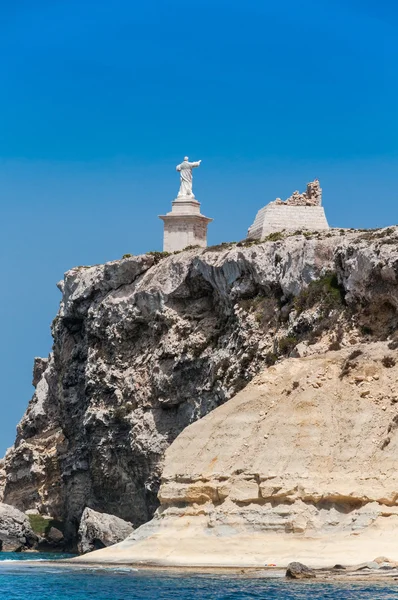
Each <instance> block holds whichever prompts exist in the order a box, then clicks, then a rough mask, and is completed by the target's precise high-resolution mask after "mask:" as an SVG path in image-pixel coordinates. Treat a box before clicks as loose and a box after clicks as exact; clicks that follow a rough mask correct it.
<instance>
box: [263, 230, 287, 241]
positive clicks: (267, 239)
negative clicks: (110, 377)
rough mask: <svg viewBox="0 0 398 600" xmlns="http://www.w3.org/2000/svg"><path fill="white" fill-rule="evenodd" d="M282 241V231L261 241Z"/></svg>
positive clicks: (275, 232) (271, 234)
mask: <svg viewBox="0 0 398 600" xmlns="http://www.w3.org/2000/svg"><path fill="white" fill-rule="evenodd" d="M283 239H284V235H283V233H282V231H274V232H273V233H270V234H269V235H267V236H266V237H265V238H264V239H263V240H262V241H263V242H279V241H280V240H283Z"/></svg>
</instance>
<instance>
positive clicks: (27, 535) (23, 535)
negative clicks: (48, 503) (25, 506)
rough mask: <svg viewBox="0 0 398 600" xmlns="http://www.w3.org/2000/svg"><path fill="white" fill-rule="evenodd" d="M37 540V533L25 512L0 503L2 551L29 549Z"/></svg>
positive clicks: (0, 549) (0, 543)
mask: <svg viewBox="0 0 398 600" xmlns="http://www.w3.org/2000/svg"><path fill="white" fill-rule="evenodd" d="M37 540H38V538H37V535H36V534H35V533H34V532H33V530H32V528H31V526H30V523H29V519H28V517H27V516H26V515H25V514H24V513H23V512H21V511H20V510H18V509H16V508H14V507H13V506H10V505H8V504H0V551H2V552H21V551H24V550H28V549H29V548H32V547H33V546H34V545H35V544H36V542H37Z"/></svg>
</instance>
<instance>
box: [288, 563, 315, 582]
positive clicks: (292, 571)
mask: <svg viewBox="0 0 398 600" xmlns="http://www.w3.org/2000/svg"><path fill="white" fill-rule="evenodd" d="M286 577H287V578H288V579H311V578H313V577H315V573H314V571H313V570H312V569H309V568H308V567H307V566H306V565H303V564H302V563H299V562H291V563H289V564H288V565H287V569H286Z"/></svg>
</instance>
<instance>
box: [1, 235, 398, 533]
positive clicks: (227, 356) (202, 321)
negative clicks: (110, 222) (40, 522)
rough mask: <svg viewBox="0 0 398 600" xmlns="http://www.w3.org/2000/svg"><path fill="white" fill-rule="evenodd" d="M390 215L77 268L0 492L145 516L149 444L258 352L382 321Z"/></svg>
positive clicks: (13, 499) (154, 455) (320, 343)
mask: <svg viewBox="0 0 398 600" xmlns="http://www.w3.org/2000/svg"><path fill="white" fill-rule="evenodd" d="M397 234H398V232H397V230H396V228H390V229H388V230H381V231H375V232H344V231H343V230H341V231H333V232H329V233H323V234H313V235H311V234H308V233H307V234H306V235H305V236H304V235H301V234H297V235H288V236H283V235H281V234H278V235H274V234H273V235H272V236H270V237H269V239H268V240H266V241H264V242H262V243H261V244H257V243H254V244H253V243H252V242H248V243H240V244H225V245H221V246H220V247H214V248H208V249H192V250H187V251H183V252H180V253H178V254H174V255H170V256H164V255H162V254H160V253H152V254H151V253H150V254H147V255H143V256H138V257H127V258H124V259H122V260H120V261H114V262H111V263H107V264H105V265H97V266H93V267H78V268H75V269H72V270H71V271H69V272H67V273H66V274H65V278H64V281H63V282H62V283H61V284H59V287H60V289H61V291H62V300H61V305H60V310H59V313H58V315H57V317H56V318H55V320H54V322H53V326H52V331H53V337H54V345H53V351H52V353H51V355H50V357H49V359H48V360H37V361H36V363H35V371H34V383H35V385H36V391H35V394H34V396H33V398H32V400H31V402H30V404H29V406H28V409H27V411H26V414H25V415H24V417H23V418H22V420H21V422H20V424H19V426H18V432H17V439H16V442H15V445H14V447H13V448H12V449H10V451H9V452H8V453H7V455H6V457H5V463H4V469H5V489H4V502H7V503H9V504H12V505H14V506H16V507H17V508H19V509H21V510H26V509H38V510H39V511H40V512H41V513H43V514H49V515H51V516H52V517H55V518H58V519H61V520H64V521H65V524H66V536H67V538H69V539H70V540H75V539H76V533H77V529H78V524H79V520H80V517H81V514H82V512H83V510H84V508H85V507H86V506H89V507H90V508H92V509H94V510H98V511H100V512H105V513H108V514H114V515H116V516H118V517H121V518H123V519H125V520H127V521H130V522H132V523H133V525H134V527H137V526H139V525H141V524H142V523H144V522H146V521H147V520H148V519H150V518H151V517H152V515H153V513H154V511H155V510H156V508H157V506H158V500H157V492H158V489H159V478H160V474H161V469H162V461H163V457H164V453H165V451H166V449H167V448H168V446H169V445H170V444H171V442H173V440H174V439H175V438H176V437H177V436H178V434H179V433H180V432H181V431H183V430H184V429H185V428H186V427H187V426H188V425H189V424H191V423H193V422H194V421H196V420H198V419H200V418H201V417H203V416H205V415H206V414H208V413H209V412H210V411H212V410H213V409H215V408H216V407H217V406H219V405H221V404H223V403H224V402H226V401H227V400H229V399H230V398H231V397H232V396H233V395H234V394H236V393H237V392H238V391H239V390H241V389H242V388H243V387H245V386H246V385H247V383H248V382H249V381H250V380H251V379H252V378H253V377H254V376H255V375H256V374H257V373H259V372H260V371H261V370H263V369H264V368H265V367H266V366H267V365H268V366H269V365H272V364H274V363H275V361H277V360H280V359H281V358H283V357H287V356H288V355H289V354H290V355H295V356H304V355H307V354H311V353H316V352H324V351H325V350H327V349H328V348H329V347H332V348H338V347H340V346H344V345H350V344H353V343H356V342H357V341H360V340H361V339H365V338H367V339H386V338H387V337H388V336H391V335H393V334H394V331H395V330H396V327H397V312H396V307H397V282H396V278H397V273H398V266H397V265H398V252H397V249H396V243H397V240H398V237H397Z"/></svg>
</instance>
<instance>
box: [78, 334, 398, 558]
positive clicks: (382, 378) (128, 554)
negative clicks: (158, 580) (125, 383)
mask: <svg viewBox="0 0 398 600" xmlns="http://www.w3.org/2000/svg"><path fill="white" fill-rule="evenodd" d="M396 347H397V344H396V343H395V342H393V343H388V342H376V343H371V342H368V343H365V344H359V345H356V346H354V347H352V348H350V349H344V350H339V351H330V352H327V353H325V354H322V355H312V356H310V357H307V358H296V359H295V358H291V359H287V360H285V361H282V362H281V363H279V364H278V365H275V366H273V367H270V368H269V369H267V370H266V371H263V372H262V373H261V374H260V375H258V376H257V377H256V378H254V380H253V381H252V382H251V383H250V384H249V385H248V386H247V387H246V388H245V389H244V390H242V391H241V392H240V393H238V394H237V395H236V396H235V397H234V398H233V399H231V400H230V401H229V402H227V403H226V404H224V405H223V406H222V407H219V408H217V409H216V410H214V411H213V412H212V413H211V414H209V415H207V416H206V417H204V418H203V419H201V420H200V421H198V422H196V423H194V424H192V425H190V426H189V427H187V428H186V429H185V430H184V431H183V432H182V433H181V434H180V435H179V436H178V438H177V439H176V440H175V441H174V443H173V444H172V445H171V446H170V448H169V449H168V450H167V452H166V459H165V467H164V471H163V476H162V485H161V488H160V492H159V499H160V502H161V507H160V509H159V510H158V511H157V513H156V516H155V518H154V519H153V520H152V521H151V522H150V523H148V524H146V525H143V526H142V527H141V528H140V529H139V530H138V531H136V532H134V533H133V534H132V535H131V536H129V538H127V540H125V541H124V542H122V543H121V544H118V545H117V546H115V547H114V548H112V549H109V551H108V552H99V553H94V554H93V555H90V556H89V557H87V560H89V561H90V562H91V561H94V562H96V561H107V560H110V561H115V562H119V561H120V562H126V561H129V562H133V563H139V562H142V563H145V562H146V563H151V564H156V563H158V564H168V565H196V566H199V565H200V566H204V565H207V566H209V565H213V566H227V565H228V566H263V565H267V564H270V563H272V564H275V563H276V564H277V565H278V566H286V565H287V564H288V563H289V562H290V561H291V560H292V559H299V560H304V562H306V563H309V564H311V565H314V566H332V565H333V564H335V563H337V562H338V563H343V564H358V563H360V562H363V561H369V560H371V559H373V558H374V557H375V556H378V555H383V556H386V555H387V556H388V557H390V558H392V559H394V560H397V559H398V548H397V544H396V538H397V533H398V475H397V473H398V408H397V402H398V387H397V378H398V352H397V350H396Z"/></svg>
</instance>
